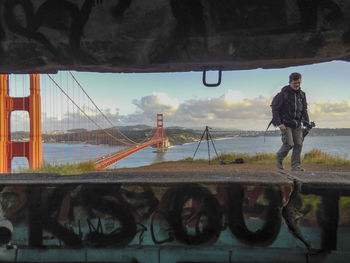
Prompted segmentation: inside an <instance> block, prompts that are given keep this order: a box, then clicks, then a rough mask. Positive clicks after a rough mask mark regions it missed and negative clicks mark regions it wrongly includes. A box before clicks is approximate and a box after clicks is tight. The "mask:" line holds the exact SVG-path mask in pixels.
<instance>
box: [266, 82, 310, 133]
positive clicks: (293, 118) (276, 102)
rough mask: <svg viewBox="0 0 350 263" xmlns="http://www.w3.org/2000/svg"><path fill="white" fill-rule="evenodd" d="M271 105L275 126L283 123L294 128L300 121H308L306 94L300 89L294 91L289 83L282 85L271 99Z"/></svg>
mask: <svg viewBox="0 0 350 263" xmlns="http://www.w3.org/2000/svg"><path fill="white" fill-rule="evenodd" d="M271 107H272V123H273V124H274V125H275V126H279V125H281V124H282V123H283V124H284V125H285V126H286V127H290V128H296V127H299V126H300V125H301V123H304V124H306V123H309V115H308V114H307V102H306V96H305V92H303V91H302V90H301V89H299V90H297V91H295V90H293V89H292V88H291V87H290V86H289V85H288V86H285V87H283V88H282V90H281V92H280V93H278V94H277V95H276V97H275V98H274V99H273V101H272V104H271Z"/></svg>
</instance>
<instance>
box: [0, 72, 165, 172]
mask: <svg viewBox="0 0 350 263" xmlns="http://www.w3.org/2000/svg"><path fill="white" fill-rule="evenodd" d="M28 87H29V89H28ZM28 92H29V94H28ZM108 115H111V114H106V113H104V112H103V111H102V110H101V109H100V108H99V107H98V106H97V104H96V103H95V102H94V100H93V99H92V98H91V96H89V94H88V93H87V92H86V90H85V89H84V88H83V86H82V85H81V83H80V82H79V81H78V80H77V78H76V77H75V76H74V75H73V73H72V72H61V73H59V74H56V75H55V76H54V75H49V74H46V75H39V74H29V76H28V75H6V74H0V173H10V172H11V171H12V162H13V160H14V159H15V158H17V157H21V158H23V157H24V158H26V159H27V160H28V164H29V168H30V169H31V170H35V169H38V168H40V167H41V166H42V163H43V159H44V161H45V162H47V163H55V164H57V163H79V162H84V161H89V162H92V163H93V164H94V166H95V168H96V169H104V168H106V167H108V166H110V165H112V164H114V163H116V162H118V161H120V160H122V159H124V158H126V157H128V156H130V155H132V154H134V153H136V152H138V151H140V150H142V149H144V148H146V147H149V146H152V145H156V146H157V152H164V149H165V145H166V141H167V138H166V135H165V130H164V122H163V114H160V113H158V114H157V115H156V127H154V128H152V129H150V131H149V132H148V133H146V134H144V138H143V139H142V140H140V141H137V140H136V139H132V138H129V137H128V136H126V135H125V134H124V133H123V132H122V131H121V130H120V129H118V128H117V127H116V126H115V125H114V124H113V121H112V120H111V118H110V116H108ZM130 137H131V136H130ZM43 142H44V143H45V147H43ZM67 145H68V149H67ZM97 146H98V147H97Z"/></svg>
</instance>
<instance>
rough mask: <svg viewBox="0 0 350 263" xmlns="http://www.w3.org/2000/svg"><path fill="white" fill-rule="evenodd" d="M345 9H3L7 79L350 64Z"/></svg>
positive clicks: (300, 5)
mask: <svg viewBox="0 0 350 263" xmlns="http://www.w3.org/2000/svg"><path fill="white" fill-rule="evenodd" d="M349 10H350V2H349V1H343V0H265V1H261V0H245V1H243V0H220V1H217V0H186V1H183V0H147V1H144V0H115V1H113V0H109V1H106V0H0V14H1V16H0V72H1V73H11V72H22V73H25V72H52V71H57V70H61V69H66V70H68V69H69V70H84V71H107V72H158V71H159V72H164V71H166V72H170V71H189V70H203V68H204V67H207V68H213V69H217V68H219V67H220V68H222V69H223V70H233V69H252V68H258V67H263V68H280V67H286V66H292V65H302V64H310V63H316V62H322V61H330V60H335V59H342V60H348V59H349V57H350V23H349V21H350V12H349Z"/></svg>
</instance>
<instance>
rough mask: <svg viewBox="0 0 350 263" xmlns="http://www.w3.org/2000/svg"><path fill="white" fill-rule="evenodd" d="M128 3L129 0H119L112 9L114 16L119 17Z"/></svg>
mask: <svg viewBox="0 0 350 263" xmlns="http://www.w3.org/2000/svg"><path fill="white" fill-rule="evenodd" d="M130 5H131V0H119V2H118V4H117V5H116V6H115V7H114V8H113V10H112V15H113V16H114V17H115V18H119V17H121V16H122V15H123V14H124V12H125V11H126V10H127V9H128V8H129V7H130Z"/></svg>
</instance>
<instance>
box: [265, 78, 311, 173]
mask: <svg viewBox="0 0 350 263" xmlns="http://www.w3.org/2000/svg"><path fill="white" fill-rule="evenodd" d="M300 83H301V74H300V73H297V72H294V73H292V74H290V76H289V85H288V86H285V87H283V88H282V90H281V92H280V93H278V94H277V95H276V97H275V98H274V99H273V101H272V105H271V107H272V117H273V118H272V123H273V124H274V125H275V126H278V127H279V128H280V130H281V135H282V142H283V144H282V146H281V148H280V149H279V151H278V152H277V156H276V164H277V167H278V168H280V169H283V159H284V158H285V157H286V156H287V154H288V152H289V150H290V149H292V148H293V153H292V163H291V166H292V171H304V169H303V168H301V167H300V163H301V161H300V155H301V149H302V146H303V129H302V127H301V124H302V123H303V124H304V125H307V124H308V123H309V116H308V114H307V103H306V96H305V93H304V92H303V91H302V90H301V89H300Z"/></svg>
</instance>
